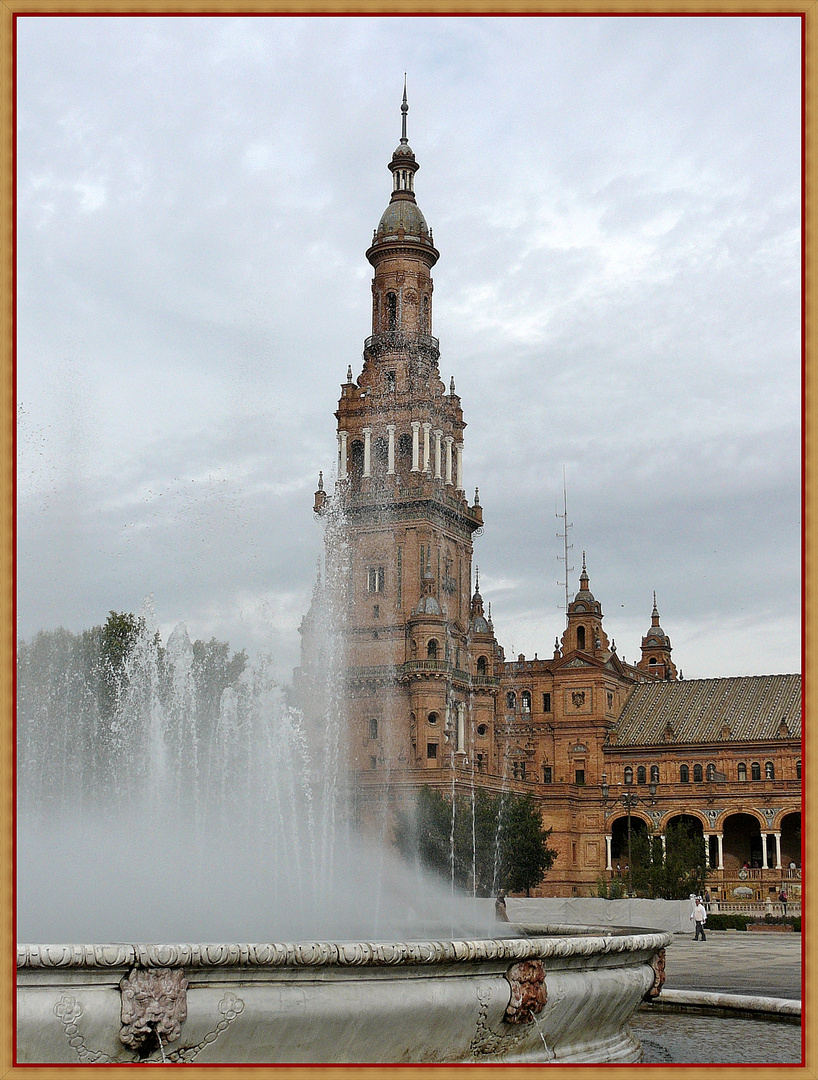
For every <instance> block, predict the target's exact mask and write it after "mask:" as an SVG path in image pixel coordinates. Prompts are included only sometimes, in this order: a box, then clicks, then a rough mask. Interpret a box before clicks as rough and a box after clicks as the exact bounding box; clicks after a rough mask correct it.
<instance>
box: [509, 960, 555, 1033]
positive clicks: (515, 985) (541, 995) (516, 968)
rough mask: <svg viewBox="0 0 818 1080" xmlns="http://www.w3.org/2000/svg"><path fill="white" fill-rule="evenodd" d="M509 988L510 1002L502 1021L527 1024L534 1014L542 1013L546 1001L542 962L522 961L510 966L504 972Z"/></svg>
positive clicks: (546, 994) (546, 993)
mask: <svg viewBox="0 0 818 1080" xmlns="http://www.w3.org/2000/svg"><path fill="white" fill-rule="evenodd" d="M506 978H507V979H508V981H509V984H510V986H511V1000H510V1001H509V1003H508V1007H507V1008H506V1011H505V1015H504V1016H503V1019H504V1020H505V1021H506V1022H507V1023H509V1024H529V1023H531V1021H532V1020H533V1019H534V1014H535V1013H538V1012H542V1009H543V1006H544V1005H545V1003H546V1001H547V1000H548V992H547V990H546V988H545V965H544V964H543V962H542V960H524V961H523V962H522V963H520V964H512V966H511V967H510V968H509V969H508V971H507V972H506Z"/></svg>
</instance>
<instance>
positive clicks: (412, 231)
mask: <svg viewBox="0 0 818 1080" xmlns="http://www.w3.org/2000/svg"><path fill="white" fill-rule="evenodd" d="M408 112H409V105H408V103H407V100H406V84H405V83H404V87H403V102H402V103H401V138H400V142H399V144H398V146H397V148H396V149H395V152H394V153H393V154H392V160H391V161H390V162H389V166H388V168H389V171H390V172H391V173H392V197H391V199H390V201H389V205H388V206H387V208H386V209H385V210H384V212H383V214H382V215H381V220H380V221H379V222H378V227H377V228H376V229H375V232H374V235H373V237H372V246H371V247H370V249H369V250H368V251H367V253H366V257H367V259H369V261H370V262H371V263H372V265H373V266H374V267H375V268H376V270H377V268H378V263H379V262H381V260H382V259H383V258H384V257H385V256H386V255H388V254H390V253H391V249H393V248H394V245H395V244H396V243H401V244H411V245H418V246H419V248H420V250H419V251H418V254H421V252H422V258H423V263H424V266H425V267H426V270H427V272H428V270H429V269H431V267H432V266H434V264H435V263H436V262H437V260H438V258H439V252H438V251H437V250H436V248H435V246H434V243H433V240H432V230H431V229H430V228H429V226H428V224H427V223H426V218H425V217H424V216H423V213H422V211H421V209H420V207H419V206H418V204H417V200H416V199H415V173H416V172H417V171H418V169H419V168H420V165H418V163H417V160H416V158H415V152H414V150H413V149H412V147H411V146H410V145H409V139H408V138H407V135H406V115H407V113H408Z"/></svg>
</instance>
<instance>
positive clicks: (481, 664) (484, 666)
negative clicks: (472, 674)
mask: <svg viewBox="0 0 818 1080" xmlns="http://www.w3.org/2000/svg"><path fill="white" fill-rule="evenodd" d="M488 664H489V662H488V657H486V656H478V657H477V674H478V675H485V674H486V672H487V671H488Z"/></svg>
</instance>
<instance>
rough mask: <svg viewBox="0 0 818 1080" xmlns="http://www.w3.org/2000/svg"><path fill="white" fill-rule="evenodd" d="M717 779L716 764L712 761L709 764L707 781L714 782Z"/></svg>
mask: <svg viewBox="0 0 818 1080" xmlns="http://www.w3.org/2000/svg"><path fill="white" fill-rule="evenodd" d="M715 779H716V766H715V765H714V764H713V762H712V761H711V762H710V763H709V764H708V766H707V782H708V783H712V782H713V781H714V780H715Z"/></svg>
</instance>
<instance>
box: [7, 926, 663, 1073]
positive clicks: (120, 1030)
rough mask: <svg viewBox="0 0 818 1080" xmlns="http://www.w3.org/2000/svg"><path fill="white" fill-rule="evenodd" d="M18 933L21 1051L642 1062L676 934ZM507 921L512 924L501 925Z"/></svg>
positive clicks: (59, 1055) (177, 1057) (187, 1058)
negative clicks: (119, 936) (361, 937)
mask: <svg viewBox="0 0 818 1080" xmlns="http://www.w3.org/2000/svg"><path fill="white" fill-rule="evenodd" d="M502 932H503V933H504V934H505V933H508V934H510V935H513V936H507V937H500V936H497V937H493V938H484V939H474V940H471V939H469V940H466V939H462V940H407V941H403V942H394V941H391V942H390V941H372V942H364V941H336V942H330V941H319V942H304V941H302V942H293V943H289V944H288V943H269V944H245V945H241V944H198V945H191V944H175V945H174V944H153V945H150V944H148V945H127V944H111V945H19V946H18V949H17V1061H18V1062H19V1063H27V1064H28V1063H43V1064H45V1063H55V1062H59V1063H67V1064H68V1063H72V1064H78V1063H88V1064H90V1063H105V1062H116V1063H127V1062H139V1061H142V1062H161V1061H163V1060H167V1061H170V1062H179V1063H184V1062H194V1061H195V1062H197V1063H200V1064H210V1063H217V1062H218V1063H231V1064H237V1063H245V1062H253V1063H268V1062H269V1063H299V1062H305V1063H308V1062H310V1063H334V1062H382V1063H400V1062H415V1063H423V1062H473V1063H475V1062H476V1063H491V1062H505V1063H511V1062H524V1063H535V1062H547V1061H553V1062H635V1061H639V1060H640V1059H641V1057H642V1048H641V1045H640V1043H639V1040H638V1039H637V1038H636V1036H635V1035H634V1034H633V1033H632V1032H631V1030H630V1027H629V1023H628V1021H629V1019H630V1017H631V1016H632V1015H633V1013H634V1012H635V1010H636V1009H637V1008H638V1006H639V1004H640V1002H642V1001H643V1000H650V999H651V998H652V997H655V996H656V995H657V994H658V993H659V992H660V991H661V988H662V983H663V982H664V949H665V947H666V946H667V945H668V944H669V943H670V941H671V940H672V938H671V935H670V934H667V933H664V932H658V931H652V930H634V929H619V928H611V927H608V928H602V927H592V928H589V927H587V926H586V927H576V926H562V925H557V926H550V925H549V926H536V927H534V926H527V927H526V926H519V925H514V924H510V925H508V926H506V925H505V924H503V931H502ZM497 933H498V934H499V928H498V930H497Z"/></svg>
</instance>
